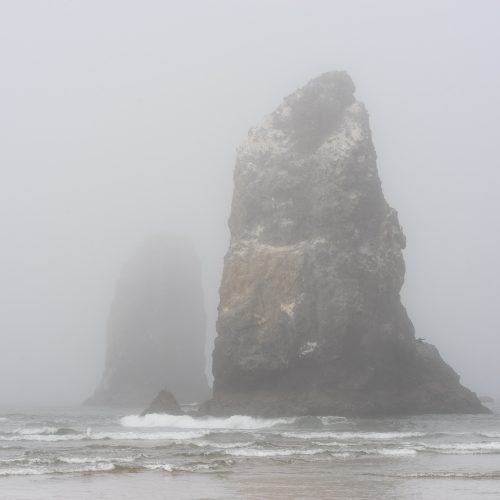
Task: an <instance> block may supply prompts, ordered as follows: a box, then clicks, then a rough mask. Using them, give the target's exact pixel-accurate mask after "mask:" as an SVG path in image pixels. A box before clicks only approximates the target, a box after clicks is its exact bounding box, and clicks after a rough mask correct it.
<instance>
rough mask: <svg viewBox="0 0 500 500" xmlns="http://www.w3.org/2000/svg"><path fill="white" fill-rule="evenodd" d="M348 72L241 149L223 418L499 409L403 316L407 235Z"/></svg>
mask: <svg viewBox="0 0 500 500" xmlns="http://www.w3.org/2000/svg"><path fill="white" fill-rule="evenodd" d="M353 93H354V85H353V83H352V81H351V79H350V77H349V76H348V75H347V74H346V73H343V72H331V73H326V74H324V75H322V76H320V77H319V78H316V79H314V80H312V81H311V82H309V83H308V84H307V85H306V86H305V87H303V88H301V89H300V90H298V91H297V92H295V93H294V94H292V95H291V96H289V97H287V98H286V99H285V100H284V102H283V104H282V105H281V106H280V107H279V108H278V109H277V110H276V111H274V112H273V113H272V114H271V115H269V116H268V117H266V118H265V119H264V121H263V123H262V124H261V125H260V126H259V127H257V128H255V129H252V130H251V131H250V133H249V136H248V139H247V140H246V142H245V143H244V144H243V145H242V146H241V147H240V149H239V151H238V158H237V162H236V170H235V175H234V182H235V188H234V197H233V203H232V210H231V217H230V220H229V226H230V229H231V244H230V248H229V251H228V253H227V255H226V258H225V264H224V274H223V279H222V286H221V290H220V306H219V318H218V325H217V331H218V337H217V339H216V342H215V350H214V355H213V373H214V377H215V382H214V383H215V385H214V399H213V400H212V401H210V402H208V403H207V404H206V405H205V408H204V411H206V412H211V413H214V414H231V413H245V414H260V415H280V414H294V415H302V414H323V415H325V414H330V415H331V414H334V415H338V414H354V415H372V414H411V413H427V412H438V413H440V412H482V411H487V410H486V409H485V408H484V407H483V406H482V405H481V403H480V402H479V400H478V399H477V397H476V396H475V394H473V393H472V392H470V391H469V390H467V389H465V388H464V387H462V386H461V385H460V383H459V377H458V375H457V374H456V373H455V372H454V371H453V370H452V369H451V368H450V367H449V366H448V365H446V364H445V363H444V362H443V360H442V359H441V357H440V356H439V353H438V351H437V350H436V349H435V348H434V347H433V346H431V345H429V344H426V343H423V342H421V341H416V339H415V336H414V329H413V326H412V323H411V321H410V320H409V318H408V315H407V313H406V310H405V308H404V307H403V305H402V304H401V300H400V293H399V292H400V289H401V286H402V284H403V279H404V272H405V266H404V261H403V256H402V252H401V250H402V249H403V248H404V247H405V236H404V234H403V232H402V230H401V227H400V225H399V222H398V217H397V213H396V211H395V210H394V209H392V208H391V207H390V206H389V205H388V204H387V202H386V201H385V199H384V196H383V193H382V189H381V183H380V179H379V176H378V172H377V163H376V154H375V150H374V147H373V144H372V139H371V133H370V127H369V122H368V114H367V112H366V109H365V107H364V106H363V104H361V103H360V102H359V101H357V100H356V99H355V97H354V95H353Z"/></svg>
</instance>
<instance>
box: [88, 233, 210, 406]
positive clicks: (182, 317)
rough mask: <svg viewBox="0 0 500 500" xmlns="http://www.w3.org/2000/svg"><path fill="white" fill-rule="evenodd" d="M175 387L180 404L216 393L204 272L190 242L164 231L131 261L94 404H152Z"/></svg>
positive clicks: (111, 320)
mask: <svg viewBox="0 0 500 500" xmlns="http://www.w3.org/2000/svg"><path fill="white" fill-rule="evenodd" d="M165 387H168V388H169V389H170V390H171V391H172V393H173V394H174V395H175V397H176V398H177V399H178V400H179V401H180V402H181V403H188V402H193V401H200V400H204V399H205V398H207V397H208V396H209V388H208V384H207V380H206V376H205V310H204V305H203V291H202V282H201V270H200V263H199V261H198V257H197V255H196V253H195V251H194V248H193V245H192V243H191V242H190V240H188V239H186V238H182V237H172V236H168V235H163V234H162V235H157V236H155V237H152V238H150V239H149V240H147V241H146V242H145V243H144V245H143V246H142V247H141V248H139V250H138V251H137V253H136V254H135V255H134V256H133V257H132V259H131V260H130V261H129V262H128V263H127V264H126V265H125V267H124V269H123V271H122V273H121V276H120V278H119V280H118V283H117V286H116V293H115V298H114V301H113V304H112V307H111V314H110V317H109V324H108V345H107V356H106V364H105V370H104V375H103V378H102V381H101V383H100V385H99V387H98V388H97V390H96V392H95V394H94V395H93V396H92V397H91V398H90V399H89V400H88V401H87V404H93V405H116V406H130V407H145V406H146V405H148V404H149V403H151V401H152V400H153V398H155V397H156V396H157V395H158V393H159V391H160V390H162V389H163V388H165Z"/></svg>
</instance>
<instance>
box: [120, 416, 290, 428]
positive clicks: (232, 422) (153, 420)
mask: <svg viewBox="0 0 500 500" xmlns="http://www.w3.org/2000/svg"><path fill="white" fill-rule="evenodd" d="M296 420H297V418H295V417H291V418H254V417H249V416H246V415H233V416H232V417H227V418H215V417H206V418H194V417H191V416H189V415H166V414H159V413H151V414H149V415H145V416H143V417H141V416H139V415H129V416H127V417H123V418H122V419H121V420H120V422H121V424H122V425H123V426H124V427H168V428H172V429H230V430H238V429H241V430H256V429H269V428H272V427H275V426H278V425H292V424H293V423H295V422H296Z"/></svg>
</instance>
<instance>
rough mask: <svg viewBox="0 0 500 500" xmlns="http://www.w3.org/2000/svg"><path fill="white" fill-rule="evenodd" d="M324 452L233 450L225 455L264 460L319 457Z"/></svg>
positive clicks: (320, 450) (319, 450) (227, 451)
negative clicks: (304, 456) (294, 456)
mask: <svg viewBox="0 0 500 500" xmlns="http://www.w3.org/2000/svg"><path fill="white" fill-rule="evenodd" d="M325 451H326V450H322V449H317V450H299V449H274V450H260V449H256V448H243V449H233V450H226V451H225V453H226V454H227V455H231V456H233V457H261V458H262V457H264V458H268V457H269V458H272V457H290V456H293V455H296V456H300V455H319V454H321V453H325Z"/></svg>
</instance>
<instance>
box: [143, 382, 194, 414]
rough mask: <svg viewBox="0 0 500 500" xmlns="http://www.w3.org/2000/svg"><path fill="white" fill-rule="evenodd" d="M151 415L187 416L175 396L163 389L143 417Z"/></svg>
mask: <svg viewBox="0 0 500 500" xmlns="http://www.w3.org/2000/svg"><path fill="white" fill-rule="evenodd" d="M150 413H168V414H169V415H185V413H184V412H183V411H182V408H181V407H180V405H179V403H178V402H177V399H175V396H174V395H173V394H172V393H171V392H169V391H167V390H166V389H163V390H162V391H160V392H159V393H158V396H156V398H154V399H153V401H152V403H151V404H150V405H149V407H148V409H147V410H144V411H143V412H142V413H141V416H144V415H149V414H150Z"/></svg>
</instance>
